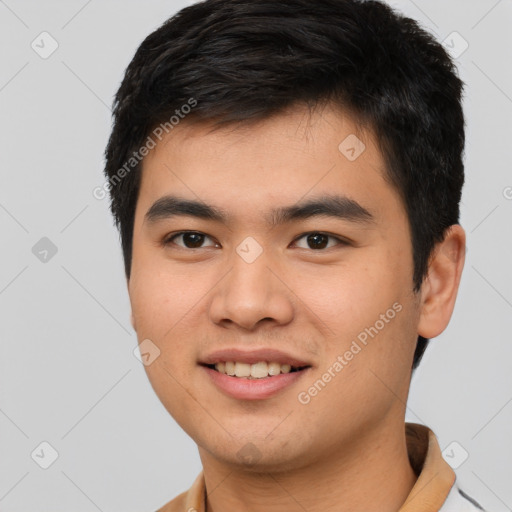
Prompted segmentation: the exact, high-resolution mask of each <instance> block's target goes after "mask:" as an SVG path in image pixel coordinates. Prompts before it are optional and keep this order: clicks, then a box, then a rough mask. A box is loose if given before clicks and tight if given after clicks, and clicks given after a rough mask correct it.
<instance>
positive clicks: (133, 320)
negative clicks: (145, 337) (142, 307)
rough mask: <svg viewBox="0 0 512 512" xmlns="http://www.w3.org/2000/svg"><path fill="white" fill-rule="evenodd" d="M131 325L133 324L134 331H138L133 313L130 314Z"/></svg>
mask: <svg viewBox="0 0 512 512" xmlns="http://www.w3.org/2000/svg"><path fill="white" fill-rule="evenodd" d="M130 323H131V324H132V327H133V330H134V331H137V327H135V318H134V316H133V313H130Z"/></svg>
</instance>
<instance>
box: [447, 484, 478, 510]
mask: <svg viewBox="0 0 512 512" xmlns="http://www.w3.org/2000/svg"><path fill="white" fill-rule="evenodd" d="M439 512H486V511H485V509H484V508H483V507H482V506H481V505H480V504H479V503H478V502H477V501H476V500H475V499H473V498H472V497H471V496H469V495H468V494H466V493H465V492H464V491H463V490H462V489H460V488H459V486H458V485H457V484H456V483H455V484H453V486H452V488H451V490H450V492H449V494H448V496H447V497H446V500H445V502H444V503H443V506H442V507H441V509H440V510H439Z"/></svg>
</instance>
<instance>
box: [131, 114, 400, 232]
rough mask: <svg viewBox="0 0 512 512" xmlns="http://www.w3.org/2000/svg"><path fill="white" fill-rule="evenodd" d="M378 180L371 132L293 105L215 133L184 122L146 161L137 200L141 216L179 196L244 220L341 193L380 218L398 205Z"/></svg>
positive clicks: (378, 158) (380, 166)
mask: <svg viewBox="0 0 512 512" xmlns="http://www.w3.org/2000/svg"><path fill="white" fill-rule="evenodd" d="M384 176H385V164H384V159H383V157H382V154H381V152H380V149H379V148H378V145H377V144H376V141H375V137H374V135H373V133H372V132H371V131H370V130H363V129H362V128H361V127H360V126H358V124H357V123H356V122H354V120H353V119H352V118H351V117H350V116H348V115H344V114H343V113H341V112H339V111H338V110H335V109H333V108H324V109H322V110H315V111H313V112H310V111H309V109H307V108H305V107H304V108H300V107H297V108H294V109H293V110H290V111H287V112H286V113H283V114H279V115H276V116H273V117H271V118H268V119H265V120H263V121H259V122H256V123H250V124H238V125H230V126H225V127H221V128H218V127H215V126H214V124H213V123H187V122H186V119H185V121H183V122H182V123H181V124H180V125H178V126H176V127H175V128H173V130H172V131H170V132H169V133H168V134H166V135H165V136H164V137H163V138H162V140H161V141H158V142H157V144H156V147H155V148H154V149H152V150H151V152H150V153H149V154H148V155H147V156H146V157H145V159H144V162H143V166H142V180H141V189H140V194H139V198H140V202H141V203H143V207H144V208H145V211H144V212H143V213H145V212H146V211H147V210H148V209H149V208H150V207H151V205H152V204H153V203H154V202H155V201H157V200H158V199H160V198H161V197H163V196H165V195H174V196H176V195H177V196H181V197H186V198H190V199H196V200H203V201H205V202H207V203H208V204H211V205H217V206H218V207H219V210H221V209H222V210H223V211H224V212H225V213H226V215H229V212H230V211H233V212H238V213H239V214H245V215H246V216H250V212H251V211H252V212H254V211H255V208H257V211H260V210H261V209H262V208H264V209H265V210H266V211H268V212H270V211H271V210H272V209H273V207H276V206H280V205H289V204H293V203H297V202H299V201H301V200H305V199H307V198H309V197H313V196H325V195H327V194H340V195H343V196H346V197H348V198H349V199H353V200H357V202H358V203H359V204H360V205H366V206H367V208H366V209H367V210H368V211H372V212H375V214H376V216H378V214H379V211H384V210H385V209H386V208H389V207H390V203H393V202H395V203H396V202H397V201H398V195H397V193H396V191H395V190H394V188H392V187H391V186H390V185H389V183H388V182H387V181H386V179H385V178H384ZM395 207H398V208H399V207H400V205H399V204H398V205H397V204H395ZM255 220H256V219H254V218H253V219H251V221H255ZM264 220H268V216H266V217H265V219H264V218H262V219H261V221H262V222H263V221H264Z"/></svg>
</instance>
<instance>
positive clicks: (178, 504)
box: [156, 491, 188, 512]
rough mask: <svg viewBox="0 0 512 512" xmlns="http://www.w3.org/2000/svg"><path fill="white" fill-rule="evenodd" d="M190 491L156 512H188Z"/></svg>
mask: <svg viewBox="0 0 512 512" xmlns="http://www.w3.org/2000/svg"><path fill="white" fill-rule="evenodd" d="M187 494H188V491H185V492H182V493H181V494H179V495H178V496H176V498H174V499H173V500H171V501H169V503H166V504H165V505H164V506H163V507H161V508H159V509H158V510H157V511H156V512H186V510H185V503H186V499H187Z"/></svg>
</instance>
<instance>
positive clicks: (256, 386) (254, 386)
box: [203, 366, 309, 400]
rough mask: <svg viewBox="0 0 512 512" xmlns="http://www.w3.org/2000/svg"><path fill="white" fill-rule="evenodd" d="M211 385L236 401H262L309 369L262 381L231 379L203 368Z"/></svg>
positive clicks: (205, 367)
mask: <svg viewBox="0 0 512 512" xmlns="http://www.w3.org/2000/svg"><path fill="white" fill-rule="evenodd" d="M203 368H204V369H205V370H206V372H207V373H208V375H209V376H210V379H212V381H213V383H214V384H215V385H216V386H217V387H218V388H219V389H220V390H221V391H222V392H224V393H225V394H227V395H229V396H231V397H233V398H237V399H238V400H264V399H265V398H270V397H271V396H273V395H275V394H276V393H278V392H279V391H281V390H282V389H284V388H286V387H287V386H290V385H292V384H293V383H294V382H296V381H297V380H299V379H300V378H301V377H302V376H303V375H304V374H305V373H306V372H307V371H308V370H309V368H305V369H304V370H300V371H298V372H290V373H280V374H279V375H274V376H272V377H266V378H264V379H244V378H240V377H231V376H230V375H226V374H224V373H219V372H218V371H217V370H212V369H211V368H208V367H207V366H203Z"/></svg>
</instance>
